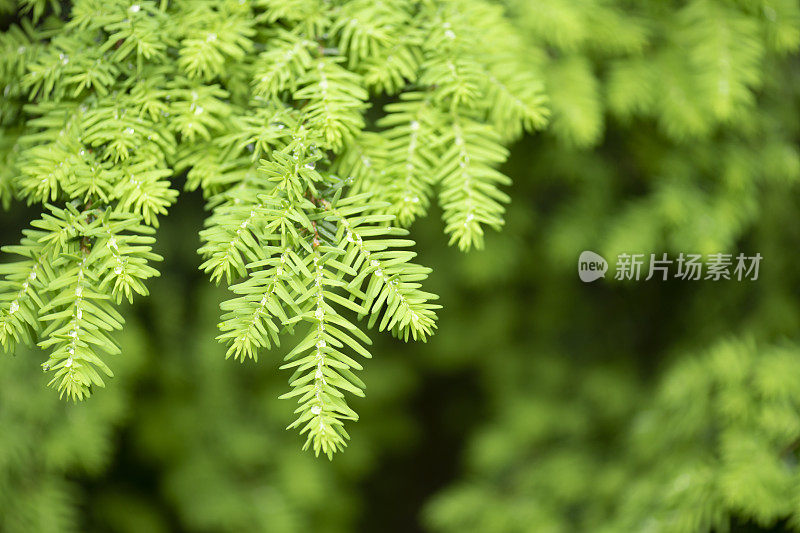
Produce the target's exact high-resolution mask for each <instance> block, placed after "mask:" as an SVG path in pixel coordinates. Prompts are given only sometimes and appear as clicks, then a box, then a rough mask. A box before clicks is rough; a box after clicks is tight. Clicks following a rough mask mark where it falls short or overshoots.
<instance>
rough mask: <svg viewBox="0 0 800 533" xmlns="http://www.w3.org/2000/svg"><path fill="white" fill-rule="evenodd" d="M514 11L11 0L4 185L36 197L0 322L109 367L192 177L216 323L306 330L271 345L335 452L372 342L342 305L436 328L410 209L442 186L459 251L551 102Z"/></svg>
mask: <svg viewBox="0 0 800 533" xmlns="http://www.w3.org/2000/svg"><path fill="white" fill-rule="evenodd" d="M62 8H63V10H62ZM514 31H515V29H514V27H513V26H512V25H511V23H510V21H509V20H508V19H506V18H505V17H504V15H503V12H502V10H501V9H500V8H499V7H498V6H494V5H492V4H490V3H488V2H482V1H478V2H476V1H467V2H462V1H455V2H454V1H446V2H422V1H403V2H395V3H390V4H384V3H374V2H367V1H363V2H362V1H350V2H329V3H323V4H320V3H317V2H305V1H297V2H289V3H286V2H273V1H267V0H264V1H253V2H231V1H228V0H208V1H206V0H203V1H191V2H189V1H182V2H181V1H178V2H169V3H167V2H161V3H156V2H151V1H144V0H143V1H141V2H138V1H134V0H131V1H127V0H114V1H111V2H106V1H103V2H98V1H95V0H83V1H76V2H74V3H72V4H71V5H65V6H62V5H61V4H58V3H49V2H46V1H34V2H21V3H20V5H19V8H18V11H17V17H16V21H15V22H14V23H12V24H11V25H10V27H9V29H8V31H6V32H5V33H3V35H2V48H3V50H4V52H3V54H2V66H0V79H1V80H2V85H3V88H4V93H5V97H6V98H5V103H4V106H3V114H2V137H3V139H6V140H5V141H4V143H3V146H4V151H3V154H4V156H3V157H4V159H5V160H6V161H8V166H7V168H6V169H5V170H4V171H3V174H2V175H3V178H2V187H0V195H2V200H3V202H4V204H8V202H9V201H10V200H12V199H15V200H18V201H24V202H27V203H28V204H41V205H42V206H43V207H44V208H45V209H46V214H45V215H44V216H43V218H42V220H41V221H38V222H35V223H33V227H34V228H35V229H33V230H29V231H27V232H26V234H25V237H24V239H23V240H22V241H21V243H20V244H19V245H18V246H8V247H6V249H5V250H6V251H7V252H9V253H15V254H17V255H20V256H22V258H23V259H22V260H20V261H17V262H12V263H9V264H7V265H5V266H4V268H3V274H5V276H6V277H5V280H4V281H3V289H2V292H0V302H2V306H0V325H1V327H0V343H1V344H2V345H3V346H4V348H5V349H6V350H7V351H12V350H13V349H14V348H15V346H16V345H17V344H18V343H20V342H22V343H27V344H31V343H33V342H36V343H38V344H39V346H40V347H42V348H45V349H48V350H50V358H49V359H48V360H47V362H46V363H45V364H44V365H43V368H44V369H45V370H46V371H49V372H52V373H53V378H52V381H51V384H53V385H54V386H56V387H57V389H58V390H59V392H60V393H61V395H62V396H67V397H70V398H72V399H83V398H85V397H87V396H89V395H90V394H91V391H92V388H93V387H95V386H100V387H102V386H104V378H103V374H105V375H106V376H111V375H112V371H111V368H110V366H109V365H108V363H107V362H106V357H105V354H115V353H118V351H119V349H118V348H117V346H116V345H115V343H114V341H113V340H112V336H111V333H112V332H113V331H115V330H118V329H120V328H121V327H122V323H123V318H122V316H121V315H120V313H119V311H118V310H117V306H116V305H115V304H119V303H120V302H121V299H122V297H123V296H124V297H125V298H126V299H127V300H129V301H132V299H133V295H134V294H137V295H146V294H147V288H146V285H145V282H146V280H147V279H148V278H151V277H153V276H155V275H158V271H157V270H156V269H155V267H154V266H153V263H154V261H158V260H160V259H161V258H160V257H159V256H158V255H157V254H155V253H153V252H152V246H153V244H154V242H155V241H154V239H153V237H151V236H150V235H151V234H152V233H154V230H155V228H157V227H158V222H159V217H160V216H163V215H164V214H166V213H167V210H168V209H169V207H170V206H171V205H172V204H174V202H175V201H176V199H177V196H178V190H177V188H176V185H175V180H177V179H179V178H181V177H182V176H186V189H187V190H194V189H198V188H199V189H201V190H202V192H203V195H204V197H205V198H206V199H207V201H208V207H209V209H210V210H211V215H210V216H209V217H208V219H207V221H206V228H205V229H204V230H202V231H201V232H200V237H201V240H202V246H201V247H200V249H199V253H200V255H201V256H202V258H203V260H204V262H203V263H202V265H201V268H202V269H203V271H205V272H206V273H207V274H208V275H209V276H210V278H211V280H212V281H214V282H216V283H220V282H222V281H223V279H224V281H225V283H226V284H228V285H229V286H230V289H231V291H232V292H233V294H234V297H233V298H231V299H230V300H228V301H226V302H224V303H223V304H222V306H221V307H222V311H223V315H222V321H221V322H220V325H219V327H220V330H221V331H222V334H221V335H220V336H219V340H220V341H221V342H224V343H225V344H227V345H228V353H227V355H228V357H234V358H235V359H239V360H245V359H247V358H254V359H255V358H256V357H257V353H258V351H259V350H260V349H271V348H273V347H275V346H278V345H279V344H280V336H281V335H282V334H283V333H284V332H286V331H288V332H290V333H291V332H293V331H294V330H295V329H296V328H301V329H305V330H306V333H305V336H304V337H303V338H302V340H300V342H299V343H298V344H296V345H295V346H294V347H293V348H292V349H290V350H289V353H288V355H287V356H286V361H287V362H286V364H285V365H284V366H283V368H287V369H292V370H293V372H294V373H293V374H292V377H291V378H290V386H291V389H292V390H291V392H290V393H288V394H286V395H285V397H287V398H296V399H297V401H298V403H299V407H298V409H297V411H296V412H297V415H298V417H297V420H296V421H295V422H294V423H293V424H292V425H291V426H290V427H298V428H299V429H300V431H301V433H307V434H308V440H307V442H306V447H311V448H313V450H314V451H315V453H317V454H319V453H320V451H322V452H323V453H325V454H327V455H328V456H331V455H332V453H333V452H334V451H336V450H338V449H341V448H342V447H343V446H344V445H345V444H346V440H347V438H348V434H347V432H346V431H345V429H344V426H343V422H344V420H354V419H356V418H357V415H356V413H355V412H354V411H353V410H352V409H351V408H350V407H349V406H348V405H347V402H346V400H345V393H348V394H355V395H362V394H363V389H364V384H363V382H362V381H361V380H360V379H359V378H358V377H357V376H356V375H355V374H354V371H357V370H361V368H362V366H361V363H359V362H358V361H357V360H356V359H354V358H353V357H370V353H369V352H368V351H367V350H366V348H365V347H364V346H365V345H367V344H369V342H370V341H369V338H368V337H367V336H366V335H365V334H364V332H363V331H362V330H361V329H360V327H359V326H357V325H356V324H355V323H354V322H353V320H352V314H353V313H354V314H355V316H356V317H357V318H363V319H365V320H366V323H367V327H377V329H378V330H390V331H391V332H392V333H393V334H394V335H395V336H397V337H400V338H402V339H404V340H408V339H409V338H411V339H414V340H418V339H419V340H425V339H427V338H428V337H429V336H430V335H431V334H432V333H433V331H434V329H435V327H436V318H437V317H436V309H437V308H438V307H439V306H438V305H436V304H433V303H431V302H432V301H433V300H434V299H435V298H436V296H435V295H433V294H431V293H429V292H426V291H425V290H424V288H423V283H424V281H425V278H426V276H427V273H428V272H429V269H427V268H424V267H421V266H418V265H416V264H414V263H412V262H411V260H412V258H413V257H414V255H415V253H414V252H413V251H411V250H410V249H409V247H411V246H413V245H414V242H413V241H411V240H408V239H404V238H403V237H404V236H405V235H407V231H406V230H405V229H403V227H404V226H408V225H409V224H410V223H411V222H413V221H414V219H415V218H417V217H418V216H421V215H424V214H425V212H426V211H427V208H428V206H429V204H430V199H431V197H432V196H433V194H434V192H435V191H438V198H439V202H440V204H441V205H442V208H443V217H444V221H445V231H446V232H447V233H448V234H449V235H450V238H451V239H450V242H451V243H452V244H457V245H458V246H459V247H460V248H461V249H462V250H467V249H470V248H473V247H481V246H482V244H483V238H484V228H485V227H492V228H499V227H500V226H501V225H502V224H503V212H504V207H503V204H505V203H507V202H508V200H509V198H508V196H507V194H506V193H504V192H502V190H501V187H502V186H504V185H507V184H508V183H509V181H510V180H509V179H508V178H507V177H506V176H504V175H503V174H501V173H500V172H499V171H498V170H497V169H496V167H497V166H498V165H499V164H501V163H502V162H503V161H504V160H505V159H506V157H507V155H508V152H507V150H506V149H505V148H504V147H503V143H504V142H508V141H510V140H512V139H514V138H517V137H519V135H520V134H521V133H522V131H523V129H526V130H528V131H533V130H535V129H537V128H541V127H542V126H543V125H544V124H545V120H546V117H547V110H546V108H545V107H544V104H545V98H544V96H543V92H542V85H541V83H539V82H538V79H537V78H536V77H535V76H532V75H530V73H529V72H528V71H527V69H525V68H524V51H525V47H524V46H523V45H522V44H521V39H519V38H513V37H512V36H513V34H514ZM379 95H386V96H388V97H389V99H388V100H387V102H388V103H387V104H386V106H385V109H384V111H383V112H382V113H377V114H376V113H371V114H370V115H369V116H367V115H366V111H367V109H368V108H369V107H370V105H371V103H370V98H371V97H377V96H379ZM365 145H369V147H370V149H371V150H372V151H373V152H374V153H372V154H371V155H369V156H367V155H366V154H364V155H361V156H358V155H354V153H358V151H359V150H360V147H363V146H365ZM377 146H383V147H385V150H382V151H380V152H378V151H377V150H375V148H377ZM392 224H395V225H392ZM398 225H399V226H398ZM301 323H306V326H303V325H302V324H301Z"/></svg>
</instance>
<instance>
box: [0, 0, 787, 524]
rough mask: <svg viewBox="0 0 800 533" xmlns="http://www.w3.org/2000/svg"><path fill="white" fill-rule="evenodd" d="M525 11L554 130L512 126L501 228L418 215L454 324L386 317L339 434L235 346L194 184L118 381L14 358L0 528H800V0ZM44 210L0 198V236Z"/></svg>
mask: <svg viewBox="0 0 800 533" xmlns="http://www.w3.org/2000/svg"><path fill="white" fill-rule="evenodd" d="M507 8H508V10H509V13H510V14H511V15H512V16H514V19H515V21H516V23H517V24H518V25H519V28H520V30H521V32H522V34H523V35H525V36H526V38H528V39H530V41H531V44H533V45H534V46H535V47H536V49H537V50H539V52H540V53H539V54H538V55H535V56H532V57H531V59H530V67H531V69H534V70H536V71H537V72H539V73H540V75H541V76H542V77H543V78H544V79H546V80H547V92H548V95H549V97H550V102H551V104H550V105H551V108H552V110H553V118H552V122H551V125H550V127H549V128H548V129H547V130H546V131H545V132H543V133H541V134H538V135H535V136H527V137H525V138H523V139H522V140H521V141H519V142H518V143H517V144H515V145H514V146H513V147H512V155H511V158H510V160H509V161H508V163H507V164H506V165H505V167H504V169H503V170H504V171H505V172H506V173H507V174H508V175H509V176H511V177H512V178H513V179H514V185H513V186H512V187H510V188H509V190H508V192H509V194H510V195H511V197H512V198H513V201H512V203H511V205H510V206H509V208H508V213H507V224H506V227H505V228H504V230H503V231H502V232H501V233H496V234H491V235H489V236H488V238H487V243H486V248H485V250H483V251H478V252H470V253H469V254H461V253H459V252H458V251H457V250H455V249H452V248H449V247H447V245H446V239H445V237H444V236H443V235H442V231H441V229H442V228H441V223H440V222H439V218H438V213H436V212H433V213H431V216H429V217H428V218H427V219H425V220H422V221H419V222H417V223H416V225H415V226H414V228H413V234H414V235H415V238H416V239H417V241H418V246H417V250H418V252H419V255H420V262H421V263H423V264H425V265H427V266H431V267H432V268H433V274H432V275H431V279H430V285H429V288H430V290H432V291H433V292H436V293H438V294H439V295H440V296H441V303H442V304H443V306H444V308H443V310H442V312H441V313H440V322H439V330H438V333H437V334H436V335H435V336H434V337H433V338H432V339H431V340H430V341H429V342H428V343H427V344H424V345H423V344H409V345H406V344H403V343H401V342H398V341H396V340H394V339H391V338H388V336H385V335H384V336H374V340H375V342H376V346H375V348H374V350H373V353H375V354H376V357H375V358H374V359H372V360H370V361H369V362H368V364H367V365H366V368H365V370H364V372H363V376H362V377H363V380H364V381H365V383H367V387H368V388H367V397H366V398H364V399H355V400H353V402H354V405H353V407H354V409H355V410H356V411H357V412H358V413H359V414H360V420H359V421H358V422H357V423H355V424H351V425H350V426H349V427H348V431H350V433H351V436H352V442H351V444H350V446H349V447H348V448H347V449H346V451H345V452H344V453H342V454H340V455H337V457H336V458H335V459H334V460H333V461H332V462H329V461H328V460H327V459H315V458H314V457H313V455H312V454H310V453H303V452H301V451H300V447H301V444H302V439H301V438H300V437H298V436H297V435H296V434H295V433H294V432H291V431H288V432H287V431H285V430H284V428H285V426H286V425H287V424H289V423H290V422H291V411H292V406H291V405H289V403H288V402H282V401H279V400H277V397H278V395H280V394H281V393H283V392H284V391H285V387H286V383H285V381H286V379H287V376H286V375H285V374H284V373H282V372H280V371H278V366H279V365H280V361H281V359H282V355H283V354H282V352H270V353H265V354H262V357H261V359H260V360H259V362H258V363H253V362H247V363H244V364H239V363H235V362H233V361H225V359H224V347H223V346H221V345H219V344H217V343H216V342H214V337H215V336H216V323H217V321H218V314H219V310H218V305H219V302H220V301H222V299H223V297H224V294H223V293H224V290H223V289H219V290H218V289H215V288H212V287H211V286H210V284H209V283H208V282H207V280H206V279H205V278H204V276H203V275H202V274H201V273H200V272H199V271H198V270H197V265H198V264H199V259H198V257H197V255H196V253H195V251H196V249H197V248H198V246H199V240H198V239H197V231H198V230H199V229H201V227H202V221H203V217H204V212H203V207H202V205H203V204H202V201H201V200H202V199H201V198H200V197H199V196H196V195H192V194H185V195H183V196H182V198H181V201H180V202H179V203H178V204H177V205H176V206H175V207H174V208H173V209H172V211H171V213H170V215H169V216H167V217H166V218H164V220H163V222H162V227H161V228H160V230H159V234H158V238H159V243H158V245H157V249H156V251H158V252H159V253H160V254H162V255H164V256H165V258H166V259H165V261H164V263H163V265H162V267H161V270H162V276H161V277H160V278H158V279H155V280H153V281H152V283H150V285H149V286H150V289H151V293H152V295H151V296H150V297H149V298H146V299H144V298H143V299H140V300H139V301H138V303H137V305H136V306H134V307H132V308H129V309H127V313H126V316H127V320H128V323H127V324H126V327H125V331H124V332H123V333H122V334H121V335H120V337H119V340H120V343H121V346H122V350H123V355H122V356H118V357H116V358H115V359H114V360H113V361H112V363H111V366H112V368H113V370H114V372H115V374H116V377H115V379H114V380H112V381H111V382H110V384H109V386H108V388H107V389H105V390H102V391H98V392H97V393H96V394H95V395H94V396H93V397H92V399H91V400H90V401H86V402H83V403H81V404H78V405H72V404H67V403H65V402H61V401H59V400H58V397H57V395H56V394H55V393H54V392H53V391H52V390H50V389H48V388H46V386H45V385H46V379H45V376H44V375H43V373H42V372H41V368H40V366H39V363H40V360H41V359H42V354H40V353H38V352H20V353H19V354H17V355H16V356H14V357H2V358H0V531H3V532H12V533H17V532H49V531H101V532H105V531H112V532H143V531H147V532H162V531H163V532H166V531H176V532H180V531H187V532H195V531H196V532H228V531H230V532H240V531H267V532H272V531H275V532H295V531H297V532H306V531H330V532H338V531H403V532H407V531H441V532H464V531H468V532H471V531H480V532H483V531H488V532H495V531H497V532H529V531H530V532H573V531H590V532H596V531H600V532H629V531H630V532H639V531H641V532H694V531H697V532H702V531H789V530H795V529H798V528H800V464H799V463H798V458H799V457H800V450H799V447H800V345H799V344H798V341H800V337H799V336H798V319H799V318H800V271H799V269H798V258H800V254H799V253H798V250H800V226H799V225H798V224H797V220H798V216H797V214H798V212H800V201H798V197H797V193H798V186H797V181H798V178H800V153H799V152H798V142H800V61H798V55H797V48H798V45H800V5H798V3H797V2H796V1H794V0H788V1H783V2H779V1H774V2H768V1H760V0H740V1H734V0H729V1H726V0H718V1H693V2H672V1H666V2H662V1H642V2H627V1H623V0H619V1H616V2H611V1H601V0H592V1H590V0H582V1H577V0H575V1H566V0H547V1H533V0H531V1H523V0H519V1H513V0H512V1H510V2H508V3H507ZM181 185H182V183H180V181H178V182H176V187H179V186H181ZM34 216H35V213H34V212H33V211H31V210H28V209H26V208H24V207H22V206H19V205H15V206H12V207H11V208H10V210H6V211H0V228H2V230H0V242H1V243H2V244H9V243H13V242H15V241H17V240H18V238H19V231H20V230H21V228H23V227H25V226H26V225H27V224H28V222H29V221H30V220H31V219H32V218H34ZM583 250H594V251H596V252H599V253H601V254H603V255H604V256H605V257H606V258H609V259H611V258H614V257H616V255H617V254H618V253H620V252H623V251H627V252H637V253H645V254H648V255H649V254H650V253H657V254H660V253H662V252H668V253H670V254H672V255H677V254H678V253H680V252H685V253H689V252H693V253H715V252H724V253H732V254H734V255H735V254H737V253H739V252H743V253H745V254H747V255H753V254H755V253H756V252H758V253H761V255H762V256H763V257H764V259H763V261H762V264H761V271H760V275H759V278H758V280H757V281H743V282H737V281H719V282H710V281H698V282H686V281H680V280H670V281H667V282H662V281H655V280H654V281H647V282H645V281H639V282H628V283H621V282H615V281H613V280H611V279H606V280H600V281H598V282H595V283H592V284H584V283H582V282H580V280H579V279H578V277H577V275H576V263H577V258H578V255H579V254H580V252H581V251H583ZM607 277H610V276H607Z"/></svg>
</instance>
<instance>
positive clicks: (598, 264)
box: [578, 250, 608, 283]
mask: <svg viewBox="0 0 800 533" xmlns="http://www.w3.org/2000/svg"><path fill="white" fill-rule="evenodd" d="M607 271H608V262H607V261H606V260H605V259H603V256H602V255H600V254H596V253H594V252H591V251H589V250H585V251H583V252H581V255H580V257H579V258H578V276H579V277H580V278H581V281H583V282H584V283H591V282H592V281H594V280H596V279H600V278H604V277H605V276H606V272H607Z"/></svg>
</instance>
